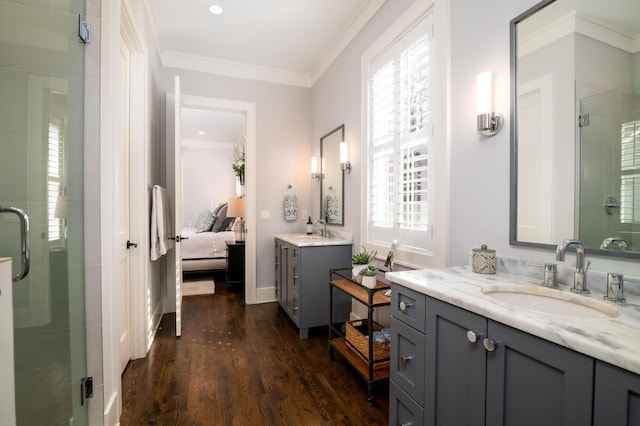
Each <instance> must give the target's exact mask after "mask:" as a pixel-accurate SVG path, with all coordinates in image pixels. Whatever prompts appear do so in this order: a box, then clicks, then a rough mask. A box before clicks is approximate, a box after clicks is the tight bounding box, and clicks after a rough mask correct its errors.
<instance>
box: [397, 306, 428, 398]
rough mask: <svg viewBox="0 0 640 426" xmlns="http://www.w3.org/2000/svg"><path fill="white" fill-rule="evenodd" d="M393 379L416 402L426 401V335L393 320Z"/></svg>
mask: <svg viewBox="0 0 640 426" xmlns="http://www.w3.org/2000/svg"><path fill="white" fill-rule="evenodd" d="M391 341H392V342H393V345H391V371H390V374H391V379H392V380H393V381H394V382H396V384H398V385H399V386H400V387H401V388H402V389H403V390H404V391H405V392H406V393H407V394H408V395H409V396H411V397H412V398H413V399H415V400H416V401H424V387H425V386H424V385H425V376H424V375H425V365H426V362H425V352H426V343H425V342H426V341H425V335H424V334H422V333H420V332H419V331H417V330H416V329H415V328H412V327H409V326H408V325H406V324H404V323H403V322H402V321H399V320H397V319H396V318H393V317H392V318H391Z"/></svg>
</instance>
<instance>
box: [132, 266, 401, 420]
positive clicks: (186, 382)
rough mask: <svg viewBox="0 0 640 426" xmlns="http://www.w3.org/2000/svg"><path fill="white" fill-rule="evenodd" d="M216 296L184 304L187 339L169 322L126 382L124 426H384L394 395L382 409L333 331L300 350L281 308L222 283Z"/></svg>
mask: <svg viewBox="0 0 640 426" xmlns="http://www.w3.org/2000/svg"><path fill="white" fill-rule="evenodd" d="M215 281H216V294H215V295H207V296H190V297H185V298H184V299H183V305H182V306H183V310H184V314H183V322H182V337H181V338H180V339H176V338H175V315H173V314H170V315H165V316H164V317H163V318H162V322H161V328H160V329H159V330H158V332H157V335H156V338H155V341H154V343H153V345H152V347H151V350H150V351H149V354H148V355H147V357H146V358H144V359H138V360H134V361H131V362H130V363H129V366H128V367H127V369H126V370H125V372H124V374H123V377H122V391H123V414H122V417H121V420H120V422H121V425H123V426H126V425H252V426H259V425H295V426H298V425H386V424H388V409H389V403H388V397H389V392H388V389H389V385H388V382H387V381H384V382H379V383H377V384H376V388H375V398H376V401H375V404H374V405H373V406H371V405H369V403H368V402H367V386H366V382H365V380H364V379H363V378H362V377H361V376H359V375H358V374H357V373H356V372H355V371H354V370H353V369H352V368H351V366H350V365H349V364H347V362H346V361H344V359H342V358H340V357H339V355H336V358H335V359H334V360H330V359H329V357H328V354H327V352H328V351H327V348H328V344H327V338H328V330H327V329H324V328H318V329H313V330H312V331H311V333H310V335H309V339H307V340H301V339H300V338H299V337H298V329H297V328H296V327H295V325H294V324H293V323H292V322H291V321H290V320H289V319H288V317H286V315H285V314H284V313H283V312H282V311H281V310H280V308H279V307H278V305H277V303H268V304H260V305H244V303H243V300H244V295H243V294H242V293H240V292H237V291H236V292H234V291H228V290H227V288H226V287H227V286H226V283H225V282H224V274H216V275H215Z"/></svg>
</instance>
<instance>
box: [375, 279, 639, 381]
mask: <svg viewBox="0 0 640 426" xmlns="http://www.w3.org/2000/svg"><path fill="white" fill-rule="evenodd" d="M386 278H387V279H389V280H390V281H392V282H394V283H397V284H400V285H402V286H404V287H407V288H410V289H412V290H416V291H418V292H420V293H423V294H426V295H428V296H431V297H433V298H435V299H439V300H442V301H444V302H447V303H450V304H452V305H455V306H458V307H460V308H463V309H466V310H468V311H471V312H474V313H477V314H479V315H482V316H484V317H487V318H490V319H492V320H495V321H497V322H500V323H502V324H505V325H508V326H511V327H513V328H516V329H518V330H522V331H525V332H527V333H529V334H532V335H534V336H538V337H541V338H543V339H546V340H549V341H551V342H554V343H557V344H559V345H561V346H564V347H567V348H570V349H573V350H575V351H577V352H580V353H583V354H585V355H589V356H591V357H593V358H596V359H599V360H602V361H605V362H608V363H610V364H612V365H615V366H618V367H620V368H623V369H625V370H629V371H632V372H634V373H636V374H640V355H639V352H640V305H639V304H638V303H639V302H640V297H638V296H637V295H633V296H629V295H628V293H627V290H626V288H625V296H626V297H627V302H626V303H613V302H605V301H603V292H600V291H599V288H596V287H602V291H604V284H602V285H601V284H600V283H595V282H594V283H592V284H591V286H590V288H591V291H592V293H591V294H588V295H577V294H576V295H575V297H587V298H591V299H594V301H595V300H597V301H598V302H600V301H602V302H604V303H607V304H609V303H610V304H611V306H613V307H614V308H616V309H619V310H620V315H619V316H617V317H615V318H578V317H569V316H564V315H559V314H549V313H544V312H540V311H536V310H529V309H524V308H518V307H514V306H511V305H508V304H505V303H502V302H498V301H496V300H493V299H492V298H490V297H488V296H487V295H486V294H484V293H483V292H482V287H483V286H488V285H496V284H499V285H501V284H512V285H518V286H529V287H530V288H531V291H534V292H535V288H542V286H541V285H540V283H541V279H540V278H537V277H530V276H523V275H516V274H513V273H509V272H502V271H500V270H498V272H496V274H491V275H482V274H476V273H474V272H472V270H471V266H460V267H450V268H443V269H422V270H415V271H402V272H388V273H387V274H386ZM634 284H635V283H634ZM625 285H628V284H625ZM560 289H561V290H565V291H567V292H569V286H567V285H564V284H561V285H560ZM571 294H574V293H571Z"/></svg>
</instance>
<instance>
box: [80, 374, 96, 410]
mask: <svg viewBox="0 0 640 426" xmlns="http://www.w3.org/2000/svg"><path fill="white" fill-rule="evenodd" d="M87 398H93V377H83V378H82V379H80V405H84V401H85V399H87Z"/></svg>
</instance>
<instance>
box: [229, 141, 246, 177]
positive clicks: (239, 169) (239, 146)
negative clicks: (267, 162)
mask: <svg viewBox="0 0 640 426" xmlns="http://www.w3.org/2000/svg"><path fill="white" fill-rule="evenodd" d="M244 152H245V151H244V137H243V138H242V139H240V140H239V141H237V142H236V143H235V145H234V147H233V162H232V163H231V168H232V169H233V173H234V174H235V175H236V176H237V177H238V179H239V180H240V185H244V166H245V154H244Z"/></svg>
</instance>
